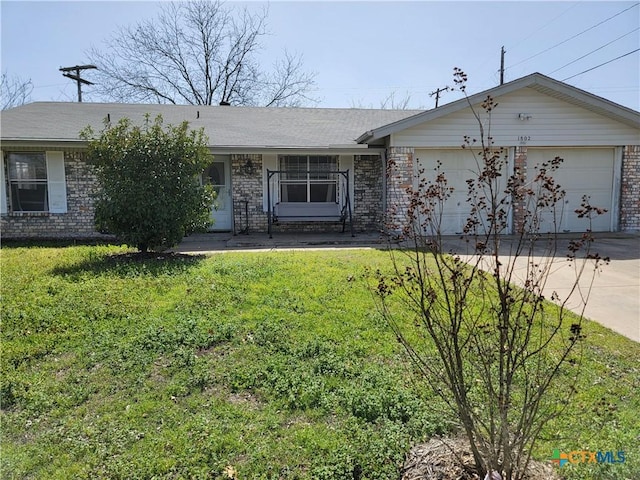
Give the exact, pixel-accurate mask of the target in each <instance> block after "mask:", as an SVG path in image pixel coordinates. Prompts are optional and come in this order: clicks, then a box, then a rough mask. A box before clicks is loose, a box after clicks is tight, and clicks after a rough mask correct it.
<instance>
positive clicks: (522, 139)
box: [518, 135, 531, 144]
mask: <svg viewBox="0 0 640 480" xmlns="http://www.w3.org/2000/svg"><path fill="white" fill-rule="evenodd" d="M530 140H531V135H518V141H519V142H520V143H521V144H524V143H527V142H529V141H530Z"/></svg>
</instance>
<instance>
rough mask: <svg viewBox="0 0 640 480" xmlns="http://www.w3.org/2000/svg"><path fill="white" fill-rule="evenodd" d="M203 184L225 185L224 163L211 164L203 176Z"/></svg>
mask: <svg viewBox="0 0 640 480" xmlns="http://www.w3.org/2000/svg"><path fill="white" fill-rule="evenodd" d="M203 177H204V182H205V183H209V184H211V185H225V176H224V162H213V163H212V164H211V165H209V166H208V167H207V169H206V170H205V171H204V174H203Z"/></svg>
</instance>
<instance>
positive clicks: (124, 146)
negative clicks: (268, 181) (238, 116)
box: [81, 115, 213, 252]
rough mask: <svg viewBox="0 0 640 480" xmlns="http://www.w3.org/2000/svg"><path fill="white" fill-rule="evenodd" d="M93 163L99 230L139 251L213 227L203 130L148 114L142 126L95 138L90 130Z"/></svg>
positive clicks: (127, 125)
mask: <svg viewBox="0 0 640 480" xmlns="http://www.w3.org/2000/svg"><path fill="white" fill-rule="evenodd" d="M81 137H82V138H84V139H86V140H88V141H89V148H88V157H89V161H90V162H91V163H92V164H94V165H95V166H96V173H97V177H98V181H99V184H100V190H99V192H98V195H97V198H96V204H95V208H96V210H95V221H96V226H97V227H98V229H99V230H101V231H106V232H110V233H113V234H115V235H116V236H117V237H118V238H119V239H120V240H121V241H123V242H124V243H126V244H128V245H132V246H135V247H136V248H138V250H140V251H142V252H145V251H147V250H157V251H162V250H166V249H167V248H169V247H172V246H174V245H176V244H177V243H178V242H179V241H180V240H181V239H182V237H183V236H184V235H186V234H188V233H190V232H194V231H199V230H204V229H206V227H207V226H208V225H209V223H210V220H209V216H210V211H211V203H212V201H213V193H212V190H211V189H210V188H209V187H206V186H201V185H200V183H199V181H198V175H200V174H201V173H202V171H203V170H204V169H205V168H206V166H207V165H208V164H209V163H210V162H211V160H212V159H211V156H210V154H209V151H208V149H207V146H206V137H205V136H204V132H203V130H198V131H191V132H189V131H188V124H187V122H183V123H181V124H180V125H178V126H171V125H170V126H168V127H167V128H166V129H165V128H164V126H163V121H162V117H161V116H157V117H156V118H155V120H154V121H153V122H151V121H150V119H149V116H148V115H147V116H146V118H145V123H144V125H143V126H142V127H139V126H134V125H133V124H132V122H131V120H129V119H126V118H125V119H122V120H120V121H119V122H118V123H117V124H116V125H115V126H112V125H111V124H109V123H107V124H106V126H105V129H104V130H103V131H102V132H101V134H100V136H99V137H98V138H96V137H95V136H94V132H93V130H92V129H91V128H90V127H87V128H86V129H85V130H83V131H82V133H81Z"/></svg>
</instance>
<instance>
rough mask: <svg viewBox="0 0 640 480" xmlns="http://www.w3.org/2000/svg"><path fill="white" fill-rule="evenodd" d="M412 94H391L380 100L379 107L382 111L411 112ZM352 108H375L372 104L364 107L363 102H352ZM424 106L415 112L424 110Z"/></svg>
mask: <svg viewBox="0 0 640 480" xmlns="http://www.w3.org/2000/svg"><path fill="white" fill-rule="evenodd" d="M411 100H412V99H411V93H409V92H408V91H407V92H405V93H404V95H403V96H402V97H400V96H396V92H391V93H390V94H389V95H387V96H386V97H385V98H384V99H383V100H380V103H379V107H378V108H380V109H382V110H409V109H412V107H411ZM351 108H374V107H373V106H372V105H371V104H369V106H366V105H364V103H363V102H362V101H360V102H355V101H352V102H351ZM423 109H424V106H422V105H419V106H418V107H416V108H415V110H423Z"/></svg>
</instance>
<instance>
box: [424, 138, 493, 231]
mask: <svg viewBox="0 0 640 480" xmlns="http://www.w3.org/2000/svg"><path fill="white" fill-rule="evenodd" d="M415 157H416V161H415V165H416V171H420V170H424V173H423V175H424V176H425V177H426V179H427V180H429V179H433V178H434V177H435V170H436V168H437V163H438V160H439V161H440V162H441V163H442V167H441V168H442V170H443V171H444V173H445V176H446V178H447V182H448V185H449V186H450V187H452V188H453V193H452V194H451V197H450V198H449V199H448V200H447V202H446V203H445V204H444V206H443V209H442V223H441V227H440V233H442V234H443V235H453V234H459V233H462V229H463V228H464V225H465V223H466V221H467V218H468V216H469V211H470V207H469V203H468V202H467V197H468V193H467V180H468V179H470V178H475V177H476V176H477V172H478V171H479V168H478V165H477V164H476V159H475V158H474V156H473V154H472V153H471V152H470V151H469V150H462V149H460V148H457V149H450V150H440V149H438V150H435V149H422V150H416V154H415ZM505 173H506V168H505ZM417 184H418V179H417V178H416V180H415V183H414V186H417Z"/></svg>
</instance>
